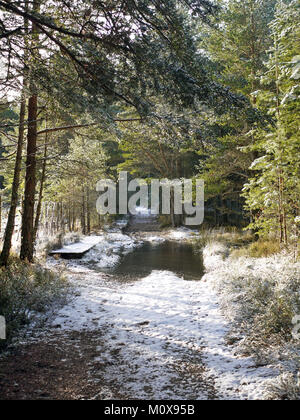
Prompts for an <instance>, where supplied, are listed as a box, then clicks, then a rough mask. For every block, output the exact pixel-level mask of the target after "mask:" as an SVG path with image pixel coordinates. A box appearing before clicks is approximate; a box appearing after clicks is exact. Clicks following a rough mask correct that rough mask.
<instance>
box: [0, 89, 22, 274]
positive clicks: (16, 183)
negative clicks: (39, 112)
mask: <svg viewBox="0 0 300 420" xmlns="http://www.w3.org/2000/svg"><path fill="white" fill-rule="evenodd" d="M25 112H26V98H25V94H24V92H23V95H22V101H21V106H20V120H19V121H20V126H19V136H18V145H17V154H16V162H15V169H14V179H13V184H12V192H11V200H10V209H9V213H8V219H7V225H6V229H5V234H4V241H3V248H2V253H1V256H0V266H6V265H7V263H8V258H9V255H10V250H11V242H12V237H13V233H14V228H15V219H16V212H17V207H18V201H19V187H20V175H21V165H22V153H23V145H24V131H25V126H24V121H25Z"/></svg>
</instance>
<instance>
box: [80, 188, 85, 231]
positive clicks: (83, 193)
mask: <svg viewBox="0 0 300 420" xmlns="http://www.w3.org/2000/svg"><path fill="white" fill-rule="evenodd" d="M85 204H86V203H85V192H84V188H83V189H82V204H81V230H82V233H83V235H86V217H85V216H86V205H85Z"/></svg>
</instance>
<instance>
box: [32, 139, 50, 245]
mask: <svg viewBox="0 0 300 420" xmlns="http://www.w3.org/2000/svg"><path fill="white" fill-rule="evenodd" d="M47 142H48V139H47V136H46V139H45V145H44V158H43V166H42V175H41V181H40V191H39V198H38V204H37V208H36V215H35V222H34V229H33V241H34V243H35V242H36V238H37V232H38V229H39V223H40V217H41V209H42V202H43V193H44V184H45V179H46V167H47V151H48V148H47Z"/></svg>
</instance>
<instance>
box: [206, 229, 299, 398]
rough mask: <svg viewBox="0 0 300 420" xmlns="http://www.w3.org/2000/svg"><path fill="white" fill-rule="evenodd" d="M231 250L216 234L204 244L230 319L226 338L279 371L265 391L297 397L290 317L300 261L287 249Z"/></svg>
mask: <svg viewBox="0 0 300 420" xmlns="http://www.w3.org/2000/svg"><path fill="white" fill-rule="evenodd" d="M227 240H228V237H227ZM228 254H229V252H228V247H226V245H224V243H223V244H222V243H220V242H214V238H213V239H212V242H210V243H208V244H207V245H206V246H205V248H204V262H205V266H206V268H207V270H208V273H207V275H206V281H208V282H210V283H211V284H213V287H214V289H215V290H216V291H217V293H218V300H219V303H220V307H221V310H222V313H223V314H224V315H225V317H226V319H227V320H228V321H229V323H230V330H229V332H228V333H227V335H226V342H227V344H228V345H229V346H233V348H234V352H235V353H237V354H239V355H240V356H242V357H245V356H246V357H248V356H251V357H253V358H254V360H255V366H256V367H263V366H266V367H270V368H272V369H273V370H274V371H275V372H277V374H276V375H275V376H274V377H273V378H272V379H266V380H265V381H264V382H263V393H262V395H261V397H263V398H266V399H277V398H278V399H299V398H300V383H299V376H298V372H299V368H300V364H299V355H300V346H299V338H293V334H292V332H293V329H294V327H295V325H294V324H293V322H292V320H293V318H294V316H295V315H299V314H300V276H299V273H300V263H299V262H295V260H294V257H293V255H288V254H286V253H284V252H282V253H279V254H275V255H273V256H270V257H265V258H251V257H245V256H244V257H238V258H237V257H236V255H234V254H235V253H234V252H233V256H229V255H228Z"/></svg>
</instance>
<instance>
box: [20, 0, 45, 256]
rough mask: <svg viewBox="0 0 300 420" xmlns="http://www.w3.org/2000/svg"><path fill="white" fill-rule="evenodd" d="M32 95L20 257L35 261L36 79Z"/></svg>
mask: <svg viewBox="0 0 300 420" xmlns="http://www.w3.org/2000/svg"><path fill="white" fill-rule="evenodd" d="M33 11H34V12H39V11H40V0H34V1H33ZM31 33H32V43H31V57H30V60H31V64H32V63H34V61H35V59H36V57H37V55H38V42H39V39H38V29H37V26H36V25H35V24H34V23H33V24H32V31H31ZM30 92H31V97H30V98H29V101H28V134H27V159H26V175H25V192H24V210H23V217H22V240H21V252H20V258H21V259H22V260H26V261H28V262H33V253H34V243H33V241H34V204H35V189H36V153H37V113H38V96H37V91H36V86H35V83H34V81H33V80H32V79H31V81H30Z"/></svg>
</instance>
